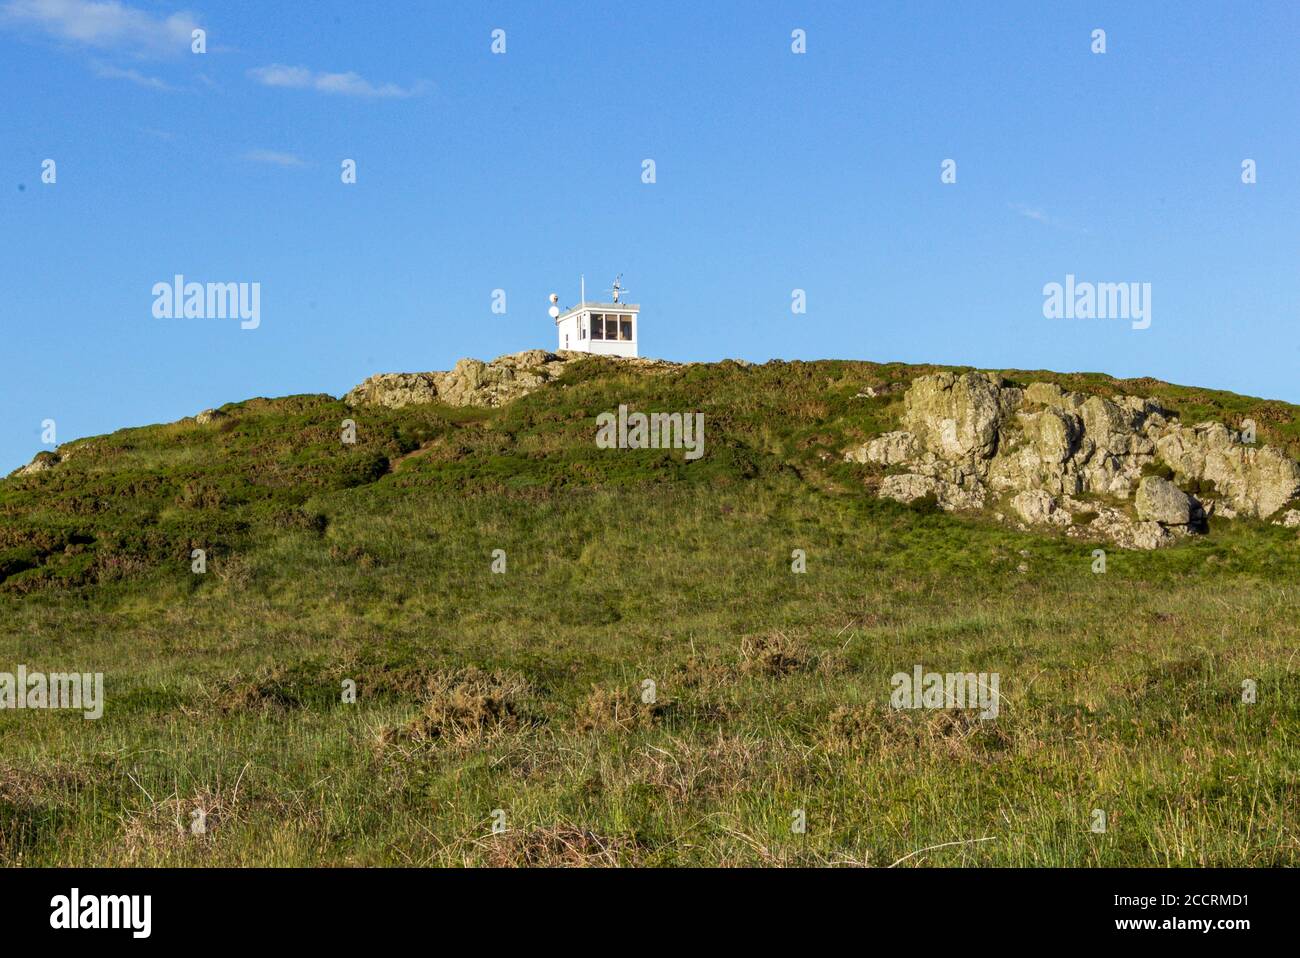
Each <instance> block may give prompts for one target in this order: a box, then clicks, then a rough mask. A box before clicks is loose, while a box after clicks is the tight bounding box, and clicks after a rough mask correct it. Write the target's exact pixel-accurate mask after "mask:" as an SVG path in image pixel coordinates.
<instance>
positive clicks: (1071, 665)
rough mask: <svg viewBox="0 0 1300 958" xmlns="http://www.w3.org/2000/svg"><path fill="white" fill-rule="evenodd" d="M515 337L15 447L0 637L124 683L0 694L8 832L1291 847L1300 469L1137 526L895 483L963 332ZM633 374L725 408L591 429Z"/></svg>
mask: <svg viewBox="0 0 1300 958" xmlns="http://www.w3.org/2000/svg"><path fill="white" fill-rule="evenodd" d="M544 355H545V354H544ZM513 362H514V361H512V363H513ZM539 364H541V365H542V366H544V367H545V369H544V370H543V371H541V372H538V371H537V370H538V368H539ZM525 367H526V368H525ZM500 369H501V367H500V361H498V363H497V364H489V365H488V366H486V367H485V366H484V364H477V365H473V364H471V365H468V366H466V365H461V366H458V367H457V370H454V371H452V373H447V374H412V376H411V377H407V378H402V377H398V378H392V377H376V378H373V379H372V380H368V381H367V384H363V385H362V386H361V387H358V390H354V391H353V393H350V394H349V396H348V397H347V400H348V401H345V400H344V399H335V398H333V397H330V396H326V395H304V396H291V397H286V398H282V399H251V400H247V401H244V402H238V403H231V404H229V405H226V406H223V407H221V408H220V409H218V410H214V411H210V412H209V413H207V414H205V415H202V416H198V417H195V418H192V419H186V420H182V421H180V422H177V423H171V424H166V425H157V426H149V427H143V428H137V429H124V430H120V431H118V432H116V433H113V434H111V435H108V436H102V437H96V438H93V439H86V440H79V441H77V442H74V443H69V444H67V445H66V446H64V447H61V448H60V449H59V450H57V452H56V453H54V454H50V453H45V454H42V456H38V459H37V461H36V462H34V464H33V467H26V468H25V469H24V470H20V471H19V472H18V473H15V474H14V475H12V476H10V477H9V478H7V479H5V480H3V481H0V671H2V670H6V669H13V668H14V667H15V666H16V665H17V664H19V663H23V664H25V665H26V666H27V668H28V669H29V670H35V669H44V670H46V671H60V670H71V669H76V670H78V671H84V672H94V671H102V672H103V673H104V677H105V678H104V682H105V689H106V700H107V704H106V707H105V714H104V717H103V718H102V719H100V720H98V721H84V720H83V718H82V717H81V716H80V715H78V714H73V713H68V712H41V713H35V712H16V711H0V862H3V863H23V864H31V865H51V864H74V863H75V864H93V863H104V864H127V863H144V864H162V863H169V864H171V863H174V864H214V865H215V864H275V865H288V864H295V865H311V864H381V863H383V864H438V865H446V864H464V863H470V864H538V863H543V864H569V863H572V864H614V863H622V864H633V863H636V864H691V865H708V864H780V863H787V864H828V863H859V864H863V863H865V864H872V865H881V864H883V865H888V864H891V863H893V862H895V861H898V860H900V859H903V858H904V857H905V856H911V857H908V858H907V863H908V864H994V865H1053V864H1066V865H1131V864H1138V865H1155V864H1218V865H1265V864H1276V865H1280V864H1295V863H1296V862H1297V860H1298V859H1300V854H1298V852H1300V845H1298V840H1297V837H1296V833H1297V827H1298V826H1300V802H1298V801H1297V799H1298V798H1300V786H1298V785H1297V781H1296V772H1295V770H1296V768H1297V767H1300V762H1298V761H1297V760H1298V759H1300V749H1298V748H1297V744H1296V734H1297V732H1298V731H1300V705H1297V701H1298V700H1297V696H1296V693H1297V692H1300V680H1297V678H1296V674H1295V672H1294V670H1293V658H1294V651H1293V650H1294V649H1295V648H1296V646H1297V639H1300V615H1297V608H1296V592H1295V582H1296V581H1297V574H1298V573H1300V541H1298V539H1297V531H1296V529H1295V528H1288V527H1287V526H1285V525H1282V524H1280V523H1281V521H1282V519H1281V518H1280V517H1282V516H1284V515H1285V514H1286V513H1287V512H1288V510H1290V509H1292V508H1294V507H1295V506H1296V503H1295V502H1294V501H1288V502H1284V503H1283V504H1282V506H1281V507H1280V508H1274V506H1275V505H1276V504H1275V503H1273V502H1271V501H1270V503H1269V508H1268V510H1267V513H1266V514H1264V513H1261V514H1260V515H1258V516H1253V515H1249V514H1246V513H1244V512H1239V513H1237V514H1236V515H1235V517H1234V518H1225V517H1224V514H1223V511H1222V509H1221V511H1220V512H1219V513H1218V514H1213V515H1210V516H1209V520H1208V522H1207V523H1205V524H1204V527H1203V528H1198V529H1197V530H1196V532H1195V534H1187V535H1182V536H1178V537H1171V540H1170V542H1169V543H1168V544H1167V545H1166V547H1164V548H1160V549H1157V550H1154V551H1134V550H1131V549H1127V548H1121V547H1120V546H1121V545H1123V543H1122V542H1112V541H1111V540H1110V539H1108V538H1107V537H1106V535H1105V534H1103V531H1102V530H1101V528H1100V527H1098V529H1097V530H1094V529H1092V528H1090V524H1091V523H1093V522H1096V521H1097V520H1098V518H1099V517H1100V514H1101V510H1104V509H1107V508H1111V509H1115V510H1128V509H1130V508H1131V506H1130V505H1129V504H1128V502H1127V501H1126V500H1122V499H1120V498H1113V501H1112V500H1106V501H1105V502H1103V501H1102V498H1103V497H1101V496H1100V495H1094V494H1093V493H1092V492H1088V493H1087V494H1086V495H1085V494H1083V493H1081V494H1080V498H1079V502H1080V503H1082V505H1080V508H1079V509H1078V510H1075V511H1073V512H1072V513H1071V514H1070V515H1069V516H1068V517H1067V518H1066V521H1065V524H1062V525H1057V526H1053V525H1051V524H1050V523H1049V524H1046V525H1044V526H1043V527H1042V528H1037V527H1032V526H1031V524H1029V523H1028V522H1025V521H1020V519H1019V518H1017V516H1016V515H1014V514H1012V513H1009V512H1008V511H1007V509H1006V508H1005V507H1004V506H1003V505H1002V504H1001V503H998V504H994V503H993V502H992V501H991V500H990V502H989V503H988V504H987V506H986V507H985V508H982V509H978V510H970V511H966V510H962V509H958V510H957V511H956V512H954V513H953V514H948V513H946V512H944V511H943V507H944V506H945V505H951V503H948V502H945V501H944V495H943V493H944V490H943V488H942V487H939V486H934V487H927V489H928V494H926V491H925V490H923V491H922V494H919V495H917V496H915V497H912V500H913V501H911V502H910V503H903V502H897V501H893V500H891V499H889V498H885V497H882V495H880V494H879V493H881V492H882V491H884V490H887V489H888V488H889V486H890V482H891V476H896V475H898V474H899V470H900V469H901V468H903V467H902V466H900V465H899V464H898V463H893V462H882V461H874V460H872V459H871V457H869V456H868V455H866V454H865V453H864V454H862V455H859V456H857V457H856V459H857V460H858V461H855V455H854V450H859V449H865V448H866V447H867V446H868V444H870V443H871V442H872V441H873V440H880V439H881V438H882V437H886V436H889V435H895V434H898V433H899V431H900V424H904V423H906V422H907V420H908V417H909V416H912V417H913V418H914V419H915V418H916V417H915V415H914V414H913V413H911V412H910V411H909V405H908V403H909V400H908V397H909V395H910V396H912V397H913V400H912V403H913V406H915V405H916V404H917V402H918V400H916V399H915V397H917V396H918V395H919V392H917V391H913V390H911V389H910V387H912V386H913V384H914V383H915V382H917V381H918V380H920V379H923V378H924V377H928V376H932V375H933V374H936V373H941V372H951V373H954V374H957V375H960V374H963V373H965V372H968V370H942V369H940V368H939V367H929V366H905V365H900V364H885V365H879V364H873V363H863V362H847V361H822V362H793V363H783V362H772V363H768V364H765V365H762V366H751V365H748V364H742V363H737V362H732V361H725V362H721V363H716V364H687V365H676V364H670V363H653V362H646V361H642V362H636V363H628V362H620V361H614V360H601V359H595V358H588V359H576V358H573V357H572V354H565V357H563V361H562V362H555V357H551V358H550V359H548V360H545V361H543V360H541V359H529V360H527V361H525V360H519V361H518V368H517V369H513V370H512V372H510V373H509V374H508V375H504V376H503V375H502V374H501V372H500ZM525 376H526V377H531V378H528V379H527V381H526V382H525V381H524V379H523V377H525ZM990 381H993V382H997V381H1000V382H1001V383H1003V386H1001V387H995V388H1002V389H1006V390H1013V389H1014V390H1022V389H1027V388H1028V387H1029V386H1030V385H1031V384H1034V383H1044V384H1052V385H1055V386H1057V387H1060V389H1059V390H1057V391H1056V392H1055V393H1053V394H1052V395H1057V394H1062V395H1063V394H1064V393H1066V392H1073V393H1078V394H1080V403H1081V402H1082V396H1084V395H1086V396H1088V397H1092V396H1097V397H1102V398H1104V399H1116V400H1119V399H1120V397H1125V396H1128V397H1143V398H1144V400H1147V399H1149V400H1151V401H1152V405H1151V407H1150V408H1151V409H1156V408H1159V410H1160V416H1161V419H1160V422H1161V423H1162V424H1163V423H1165V422H1166V421H1168V422H1178V423H1183V424H1187V425H1188V426H1189V427H1190V426H1191V425H1192V424H1197V423H1220V424H1223V425H1224V426H1226V427H1227V429H1229V430H1239V429H1240V428H1241V427H1242V423H1243V422H1244V421H1245V420H1251V421H1253V422H1254V423H1255V425H1256V429H1257V433H1258V436H1257V443H1258V445H1259V446H1260V447H1261V448H1263V447H1267V448H1268V449H1270V450H1272V451H1273V452H1271V453H1269V454H1270V455H1275V456H1278V458H1279V460H1281V459H1286V461H1287V462H1290V463H1291V464H1292V465H1293V464H1294V463H1293V460H1295V459H1296V458H1297V457H1300V407H1295V406H1290V405H1288V404H1285V403H1281V402H1276V401H1269V400H1259V399H1251V398H1248V397H1242V396H1237V395H1233V394H1230V393H1224V392H1217V391H1211V390H1204V389H1196V388H1190V387H1182V386H1174V385H1170V384H1167V383H1162V382H1159V381H1156V380H1150V379H1142V380H1116V379H1113V378H1111V377H1108V376H1104V375H1099V374H1070V375H1061V374H1054V373H1050V372H1045V371H1017V370H1001V371H996V376H995V377H994V379H993V380H990ZM503 382H504V383H505V385H503ZM511 383H513V384H515V385H510V384H511ZM1035 388H1037V389H1038V390H1039V393H1038V395H1041V394H1042V393H1043V390H1042V387H1035ZM393 390H397V392H396V393H394V392H393ZM1062 391H1064V392H1062ZM397 394H400V396H401V397H402V398H401V399H400V400H397V401H392V402H386V401H385V399H384V397H385V396H388V395H397ZM1026 395H1028V393H1027V392H1026ZM1018 401H1019V400H1018ZM467 403H469V404H467ZM476 403H486V404H476ZM620 405H623V406H627V407H629V408H633V409H639V410H644V411H665V412H686V411H690V412H699V413H702V414H703V417H704V423H705V437H704V438H705V446H704V450H705V452H704V455H703V456H702V457H701V458H699V459H698V460H696V461H688V460H687V459H686V458H685V456H684V455H683V452H682V451H681V450H667V449H616V450H612V449H602V448H598V447H597V445H596V443H595V442H594V435H595V430H596V418H597V416H598V415H599V414H601V413H604V412H611V411H615V410H617V409H618V408H619V407H620ZM1025 408H1028V407H1025ZM1037 408H1038V407H1035V409H1037ZM1031 415H1037V413H1031ZM345 420H351V421H352V422H353V423H354V424H355V438H356V441H355V443H351V444H349V443H344V442H342V441H340V436H341V431H342V430H343V428H344V426H343V423H344V421H345ZM1035 421H1037V420H1035ZM1090 428H1091V427H1090ZM1162 428H1165V427H1164V426H1163V425H1162ZM1094 431H1095V430H1094ZM1153 435H1154V434H1153ZM1161 435H1164V434H1163V433H1162V434H1161ZM1234 435H1236V433H1234ZM1235 441H1236V440H1234V442H1235ZM877 448H879V447H877ZM1153 448H1154V446H1153ZM1162 448H1163V447H1162ZM1250 455H1251V456H1254V453H1251V454H1250ZM1260 455H1261V456H1262V455H1263V453H1262V452H1261V453H1260ZM909 456H911V459H910V460H908V461H912V460H915V459H917V457H918V456H919V453H918V452H917V451H916V450H913V452H912V453H909ZM1148 458H1149V459H1151V460H1152V461H1149V462H1148V461H1144V462H1143V463H1141V470H1142V471H1141V477H1142V479H1143V480H1146V479H1160V480H1161V481H1168V482H1170V483H1177V484H1178V485H1180V486H1181V487H1182V488H1183V490H1184V491H1185V492H1186V493H1189V494H1191V495H1193V496H1196V497H1199V498H1200V499H1201V500H1204V501H1206V502H1212V501H1214V496H1215V495H1216V494H1217V495H1221V494H1222V493H1223V490H1222V489H1219V490H1214V489H1213V488H1212V484H1210V483H1208V482H1201V481H1200V480H1197V485H1196V487H1195V488H1190V487H1189V483H1188V482H1186V481H1184V480H1185V479H1186V476H1183V475H1182V474H1181V473H1180V472H1179V470H1178V469H1174V468H1171V467H1170V464H1166V463H1164V462H1162V461H1160V458H1159V455H1157V454H1155V453H1152V454H1151V455H1150V456H1149V457H1148ZM930 464H931V465H933V459H931V460H930ZM907 468H912V467H911V466H908V467H907ZM917 468H919V467H917ZM1134 468H1135V470H1136V469H1137V466H1135V467H1134ZM1162 470H1163V471H1162ZM1079 474H1080V475H1083V474H1084V473H1083V472H1082V471H1080V473H1079ZM1138 475H1139V473H1138V472H1137V471H1135V472H1134V474H1133V478H1134V479H1135V480H1136V479H1137V477H1138ZM894 484H895V485H897V482H896V481H895V482H894ZM1234 511H1235V510H1234ZM1094 533H1095V534H1094ZM1098 548H1103V549H1105V550H1106V551H1107V556H1106V566H1105V572H1104V574H1098V573H1097V572H1095V571H1094V550H1095V549H1098ZM194 550H203V552H204V554H205V559H206V571H205V572H203V573H201V574H198V573H195V572H193V571H192V561H193V556H194ZM494 550H503V551H504V561H505V571H504V572H500V571H494V569H493V565H494V559H496V558H498V557H499V553H495V552H494ZM793 550H803V552H804V553H805V554H806V563H807V571H806V572H805V573H802V574H797V573H794V572H792V552H793ZM497 568H498V569H499V568H500V566H499V565H498V566H497ZM917 664H919V665H922V666H924V667H925V669H927V670H934V671H939V672H949V671H959V672H970V671H975V672H995V673H998V674H1000V676H1001V683H1002V686H1001V694H1002V696H1003V701H1002V710H1001V714H1000V715H999V716H998V717H997V719H996V720H995V721H991V722H981V721H979V720H977V719H974V718H972V716H971V713H969V712H961V711H957V710H952V709H947V710H937V711H924V710H921V711H896V710H892V709H891V708H890V707H889V704H890V676H891V675H892V674H894V673H896V672H899V671H911V670H912V668H913V667H914V665H917ZM647 679H648V680H651V681H652V682H653V683H654V689H655V700H654V701H653V702H652V703H650V702H644V701H643V700H642V696H643V689H644V688H645V686H644V683H645V681H646V680H647ZM1247 680H1250V681H1251V682H1253V683H1255V687H1256V688H1257V700H1256V701H1254V702H1253V703H1249V704H1248V703H1244V702H1243V701H1242V692H1241V690H1242V684H1243V682H1245V681H1247ZM348 681H351V682H355V684H356V691H357V695H356V702H355V703H352V702H346V701H343V696H342V695H341V691H340V690H341V689H342V688H343V687H344V683H345V682H348ZM196 809H200V810H201V811H202V817H203V820H204V822H205V825H204V829H203V831H202V833H201V834H197V835H196V834H193V833H191V830H190V825H191V822H192V817H193V813H194V811H195V810H196ZM1094 809H1103V810H1106V811H1107V814H1108V817H1109V822H1110V824H1109V826H1108V828H1107V830H1106V831H1105V832H1104V833H1095V832H1093V831H1091V830H1090V823H1091V816H1092V812H1093V810H1094ZM497 810H500V813H501V814H500V815H498V816H496V817H497V818H498V819H500V820H504V822H505V823H506V829H505V831H503V832H501V833H500V834H495V833H494V832H493V828H492V825H493V821H494V812H496V811H497ZM800 810H801V811H802V812H803V814H804V816H805V817H806V821H807V828H806V831H805V832H803V833H799V832H792V830H791V821H792V816H795V815H796V812H797V811H800ZM946 843H957V844H952V845H949V846H948V847H945V848H942V849H936V850H930V851H925V852H923V853H921V854H918V855H912V853H914V852H917V851H918V850H920V849H926V848H929V847H930V846H935V845H941V844H946Z"/></svg>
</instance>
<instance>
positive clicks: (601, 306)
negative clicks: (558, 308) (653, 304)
mask: <svg viewBox="0 0 1300 958" xmlns="http://www.w3.org/2000/svg"><path fill="white" fill-rule="evenodd" d="M583 311H590V312H593V313H639V312H640V311H641V306H640V304H639V303H579V304H578V305H577V306H570V307H569V308H568V309H566V310H565V311H564V312H562V313H560V315H559V316H556V317H555V321H556V322H557V323H558V322H559V321H560V320H562V319H568V318H569V317H570V316H572V315H573V314H574V313H578V312H583Z"/></svg>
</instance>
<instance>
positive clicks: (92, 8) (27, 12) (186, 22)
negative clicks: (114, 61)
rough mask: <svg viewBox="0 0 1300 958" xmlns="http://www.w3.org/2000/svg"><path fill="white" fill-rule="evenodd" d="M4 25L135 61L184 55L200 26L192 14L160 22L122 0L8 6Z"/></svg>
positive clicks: (13, 1) (0, 12) (37, 0)
mask: <svg viewBox="0 0 1300 958" xmlns="http://www.w3.org/2000/svg"><path fill="white" fill-rule="evenodd" d="M0 24H4V25H9V26H17V27H20V28H22V27H26V28H29V29H32V30H37V31H40V32H43V33H45V34H47V35H49V36H52V37H55V38H56V39H59V40H65V41H68V42H70V43H75V44H79V45H82V46H87V47H94V48H97V49H101V50H117V51H122V52H125V53H131V54H134V55H136V56H168V55H176V54H180V53H184V52H186V51H188V50H189V48H190V42H191V39H190V34H191V32H192V31H193V30H194V29H195V28H196V27H197V26H198V25H199V23H198V20H197V19H196V18H195V16H194V15H193V14H191V13H186V12H180V13H173V14H172V15H171V16H168V17H162V16H156V15H154V14H152V13H148V12H146V11H144V10H139V9H136V8H135V7H131V6H128V5H126V4H124V3H121V2H119V0H8V2H5V3H3V4H2V5H0Z"/></svg>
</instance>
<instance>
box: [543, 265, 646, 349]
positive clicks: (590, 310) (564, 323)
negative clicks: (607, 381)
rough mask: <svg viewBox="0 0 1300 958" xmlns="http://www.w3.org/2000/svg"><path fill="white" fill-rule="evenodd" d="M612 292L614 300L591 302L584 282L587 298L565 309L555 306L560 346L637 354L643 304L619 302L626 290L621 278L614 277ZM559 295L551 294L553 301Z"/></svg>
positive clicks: (553, 312) (554, 314) (556, 327)
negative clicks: (609, 301)
mask: <svg viewBox="0 0 1300 958" xmlns="http://www.w3.org/2000/svg"><path fill="white" fill-rule="evenodd" d="M612 292H613V294H614V296H613V299H614V301H613V302H612V303H589V302H587V301H586V284H585V283H584V284H583V288H582V294H583V300H582V302H580V303H578V305H577V306H570V307H569V308H568V309H566V310H565V311H564V312H560V311H559V310H558V308H556V307H554V306H552V307H551V315H552V316H553V317H554V318H555V329H556V333H557V334H558V337H559V348H560V349H572V350H574V351H576V352H580V353H596V354H597V355H600V356H636V355H637V341H638V336H637V326H638V325H639V324H640V322H641V320H640V317H639V313H640V312H641V307H640V306H638V305H636V304H635V303H620V302H619V297H620V294H621V292H622V290H621V289H620V288H619V285H618V281H617V280H615V281H614V289H613V291H612ZM555 299H556V297H555V296H552V297H551V301H552V302H554V301H555Z"/></svg>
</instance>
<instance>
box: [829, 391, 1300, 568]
mask: <svg viewBox="0 0 1300 958" xmlns="http://www.w3.org/2000/svg"><path fill="white" fill-rule="evenodd" d="M900 425H901V426H902V427H903V428H902V429H900V430H897V431H894V432H887V433H884V434H883V435H880V436H877V437H875V438H873V439H871V440H870V441H868V442H866V443H864V444H862V445H860V446H857V447H854V448H852V449H849V450H847V451H846V452H845V454H844V458H845V460H847V461H850V462H858V463H873V464H876V465H878V466H882V467H886V468H889V469H891V470H892V471H893V474H891V475H887V476H886V477H885V478H884V479H883V481H882V482H881V484H880V490H879V494H880V495H881V496H882V497H885V498H890V499H897V500H899V501H903V502H910V501H914V500H916V499H918V498H921V497H923V496H933V497H934V499H935V501H936V502H937V503H938V504H939V505H940V507H942V508H944V509H947V510H949V511H952V510H957V509H978V508H984V507H985V505H986V504H987V503H991V502H992V501H994V500H995V499H998V498H999V497H1009V499H1010V501H1009V503H1008V505H1009V508H1010V510H1011V512H1012V513H1013V514H1014V515H1016V516H1018V517H1019V518H1020V519H1021V520H1022V521H1023V522H1024V523H1025V524H1027V525H1030V526H1033V525H1038V526H1057V527H1064V528H1066V530H1067V532H1068V533H1069V534H1071V535H1094V536H1100V537H1103V538H1108V539H1111V540H1112V541H1115V542H1116V543H1118V544H1120V545H1122V546H1124V547H1126V548H1143V549H1149V548H1156V547H1157V546H1160V545H1165V544H1167V543H1169V542H1172V541H1175V540H1176V539H1177V538H1178V537H1179V536H1180V535H1185V534H1188V533H1190V532H1195V531H1200V530H1202V529H1203V528H1204V525H1205V521H1206V518H1207V516H1209V515H1217V516H1221V517H1225V516H1226V517H1231V516H1235V515H1245V516H1252V517H1258V518H1267V517H1268V516H1270V515H1272V514H1273V513H1274V512H1276V511H1277V510H1278V509H1280V508H1281V507H1282V506H1283V505H1285V504H1286V503H1287V502H1288V501H1290V500H1291V499H1293V498H1294V497H1295V496H1296V495H1297V493H1298V492H1300V464H1297V463H1296V462H1294V461H1293V460H1291V459H1289V458H1287V457H1286V456H1285V455H1283V454H1282V453H1281V452H1280V451H1278V450H1276V449H1273V448H1271V447H1262V448H1255V447H1252V446H1248V445H1245V444H1244V443H1242V441H1241V436H1240V435H1239V434H1237V433H1236V432H1234V431H1233V430H1230V429H1228V428H1227V427H1226V426H1224V425H1222V424H1221V423H1200V424H1198V425H1196V426H1191V427H1187V426H1183V425H1181V424H1180V423H1178V422H1177V419H1176V417H1175V416H1174V414H1173V413H1172V412H1170V411H1168V410H1166V409H1164V408H1163V407H1162V406H1161V405H1160V403H1159V402H1157V401H1156V400H1154V399H1145V398H1141V397H1138V396H1119V397H1115V398H1113V399H1107V398H1105V397H1102V396H1095V395H1087V394H1084V393H1078V392H1072V391H1069V390H1065V389H1062V388H1061V387H1060V386H1058V385H1056V384H1054V383H1043V382H1036V383H1031V384H1029V385H1028V386H1026V387H1025V388H1023V389H1022V388H1020V387H1019V386H1015V385H1011V384H1009V383H1006V382H1004V381H1003V380H1002V379H1001V377H999V376H997V375H995V374H992V373H987V372H967V373H953V372H941V373H937V374H933V375H929V376H921V377H919V378H918V379H916V380H915V381H914V382H913V383H912V385H911V386H910V387H909V388H908V390H907V392H906V394H905V395H904V411H903V415H902V422H901V423H900ZM1161 463H1163V464H1164V466H1167V467H1168V469H1167V471H1168V472H1170V473H1172V474H1173V476H1174V478H1175V479H1177V480H1179V481H1181V482H1183V483H1184V484H1192V483H1195V488H1197V489H1200V490H1205V489H1209V490H1211V491H1212V492H1213V498H1208V497H1207V501H1206V502H1205V503H1202V502H1200V501H1198V499H1196V498H1194V497H1193V496H1189V495H1188V494H1187V493H1186V492H1185V491H1183V490H1182V489H1180V488H1179V487H1178V485H1177V484H1176V483H1175V482H1174V481H1171V480H1170V479H1168V478H1164V477H1160V476H1151V475H1145V474H1144V471H1145V470H1149V469H1151V468H1152V467H1155V466H1159V465H1160V464H1161ZM1077 496H1086V497H1090V498H1091V499H1093V500H1095V501H1092V502H1081V501H1079V500H1078V499H1076V498H1074V497H1077Z"/></svg>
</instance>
